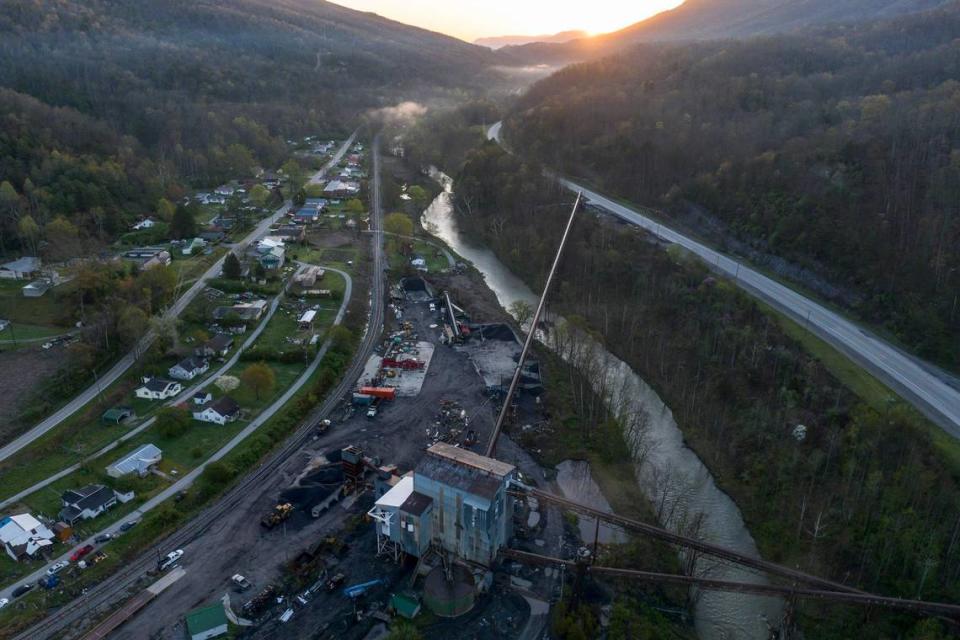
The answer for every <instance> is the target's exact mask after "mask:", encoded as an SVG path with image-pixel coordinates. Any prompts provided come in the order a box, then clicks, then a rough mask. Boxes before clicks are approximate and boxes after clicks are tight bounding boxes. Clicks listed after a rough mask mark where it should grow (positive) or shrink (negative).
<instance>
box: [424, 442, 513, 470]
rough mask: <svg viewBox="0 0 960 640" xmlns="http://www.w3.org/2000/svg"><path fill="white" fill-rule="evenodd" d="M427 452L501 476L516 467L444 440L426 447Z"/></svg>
mask: <svg viewBox="0 0 960 640" xmlns="http://www.w3.org/2000/svg"><path fill="white" fill-rule="evenodd" d="M427 453H429V454H432V455H435V456H439V457H441V458H447V459H449V460H453V461H455V462H457V463H458V464H462V465H466V466H468V467H473V468H475V469H479V470H481V471H486V472H488V473H492V474H493V475H496V476H500V477H501V478H503V477H506V476H508V475H510V474H511V473H513V472H514V471H515V470H516V467H515V466H513V465H512V464H507V463H506V462H501V461H499V460H497V459H495V458H488V457H486V456H482V455H480V454H479V453H474V452H473V451H469V450H467V449H461V448H460V447H455V446H453V445H451V444H447V443H446V442H438V443H437V444H435V445H433V446H432V447H430V448H429V449H427Z"/></svg>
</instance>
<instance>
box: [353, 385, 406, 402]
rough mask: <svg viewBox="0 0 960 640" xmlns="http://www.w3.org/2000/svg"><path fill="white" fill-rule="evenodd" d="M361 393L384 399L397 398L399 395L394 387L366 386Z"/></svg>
mask: <svg viewBox="0 0 960 640" xmlns="http://www.w3.org/2000/svg"><path fill="white" fill-rule="evenodd" d="M360 393H362V394H364V395H368V396H373V397H374V398H381V399H383V400H395V399H396V397H397V390H396V389H394V388H393V387H364V388H362V389H360Z"/></svg>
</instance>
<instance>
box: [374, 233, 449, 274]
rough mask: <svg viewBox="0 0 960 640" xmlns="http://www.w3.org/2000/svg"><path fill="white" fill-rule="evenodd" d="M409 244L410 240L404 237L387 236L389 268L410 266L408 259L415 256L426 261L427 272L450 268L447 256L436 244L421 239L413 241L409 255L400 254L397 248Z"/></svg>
mask: <svg viewBox="0 0 960 640" xmlns="http://www.w3.org/2000/svg"><path fill="white" fill-rule="evenodd" d="M409 244H410V240H407V239H406V238H392V237H390V236H387V244H386V248H387V251H388V256H387V257H388V259H389V261H390V268H391V269H396V270H403V269H406V268H408V267H409V266H410V261H411V260H413V259H414V257H417V256H419V257H421V258H423V259H424V260H426V261H427V270H428V272H429V273H438V272H441V271H445V270H447V269H448V268H450V263H449V262H447V258H446V256H445V255H444V254H443V252H442V251H441V250H440V249H439V248H437V247H436V246H434V245H431V244H429V243H427V242H424V241H423V240H414V241H413V252H412V253H410V254H409V255H404V254H401V253H400V252H399V249H400V248H401V247H404V246H406V245H409Z"/></svg>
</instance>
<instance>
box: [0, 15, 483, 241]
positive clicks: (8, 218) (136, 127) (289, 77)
mask: <svg viewBox="0 0 960 640" xmlns="http://www.w3.org/2000/svg"><path fill="white" fill-rule="evenodd" d="M491 55H492V53H491V52H489V51H488V50H486V49H483V48H480V47H474V46H472V45H468V44H466V43H463V42H460V41H458V40H455V39H453V38H448V37H446V36H441V35H439V34H435V33H431V32H428V31H424V30H421V29H416V28H413V27H408V26H405V25H401V24H398V23H395V22H391V21H389V20H385V19H383V18H379V17H377V16H374V15H372V14H365V13H359V12H356V11H351V10H349V9H345V8H343V7H339V6H337V5H333V4H330V3H327V2H321V1H314V0H281V1H279V2H277V1H272V0H218V1H216V2H213V1H209V0H207V1H205V0H200V1H194V0H191V1H186V0H156V1H151V2H139V1H134V0H71V1H66V0H11V1H9V2H3V3H0V89H3V92H2V93H0V101H2V109H0V182H6V183H8V185H9V186H8V187H5V188H4V190H3V193H0V235H4V236H5V237H7V238H16V237H18V234H17V233H16V224H17V221H18V219H19V218H21V217H22V216H23V215H25V214H26V213H29V214H30V215H31V216H32V217H33V218H35V219H36V222H37V223H38V224H39V225H41V226H42V225H43V224H44V223H45V222H46V221H48V220H50V219H52V218H53V217H54V216H56V215H64V216H67V217H68V218H70V219H72V220H74V221H75V222H77V223H78V224H81V225H84V229H83V230H84V231H85V232H86V233H90V234H100V233H108V232H109V231H110V226H109V225H110V224H112V223H109V221H111V220H114V221H121V220H125V219H129V218H130V217H132V216H134V215H142V214H145V213H150V212H151V211H153V208H154V207H155V204H156V202H157V199H158V198H159V197H161V196H167V197H168V198H174V197H178V196H179V195H181V193H182V190H183V187H185V186H189V185H205V186H209V185H211V184H214V183H217V182H219V181H222V180H225V179H228V178H236V177H242V173H243V172H244V171H248V170H249V168H250V167H251V165H253V164H259V165H262V166H265V167H272V168H275V167H276V166H279V163H280V162H282V160H283V159H284V158H285V157H286V155H287V153H288V149H287V146H286V144H285V142H284V140H285V138H286V137H288V136H292V135H297V134H300V135H302V134H304V133H307V132H309V133H319V132H330V131H337V130H340V131H345V130H347V128H348V127H352V126H354V125H355V124H356V119H357V115H358V114H361V113H363V112H364V111H365V110H366V109H367V108H370V107H379V106H383V105H386V104H392V103H393V102H395V101H397V100H400V99H403V98H407V97H411V96H413V97H417V98H419V99H423V97H424V96H430V95H432V94H433V93H435V92H437V91H446V90H449V89H452V88H460V87H469V86H470V85H471V83H473V82H476V83H479V82H482V81H483V77H484V75H483V74H484V73H485V71H484V69H485V65H486V64H487V61H488V59H489V58H490V56H491ZM11 189H12V190H13V191H15V192H16V194H15V196H16V197H14V196H13V195H11ZM37 194H39V195H37ZM94 218H97V219H101V220H106V221H108V223H107V225H106V226H103V225H100V223H96V224H94V223H92V222H90V220H92V219H94ZM98 225H99V226H98ZM8 249H9V247H8Z"/></svg>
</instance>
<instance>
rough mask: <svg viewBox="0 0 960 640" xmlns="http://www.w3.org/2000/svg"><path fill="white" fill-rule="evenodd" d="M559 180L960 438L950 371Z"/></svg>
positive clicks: (495, 131)
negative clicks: (708, 270) (689, 256)
mask: <svg viewBox="0 0 960 640" xmlns="http://www.w3.org/2000/svg"><path fill="white" fill-rule="evenodd" d="M500 134H501V123H499V122H498V123H497V124H495V125H493V126H492V127H490V129H489V131H488V132H487V137H488V138H490V139H491V140H495V141H497V142H501V139H500ZM501 144H502V142H501ZM504 148H506V147H504ZM557 180H558V181H559V182H560V183H561V184H563V185H564V186H566V187H567V188H568V189H570V190H572V191H581V192H583V195H584V196H585V197H586V198H587V199H588V200H589V201H590V204H592V205H594V206H597V207H599V208H601V209H604V210H605V211H607V212H609V213H611V214H613V215H615V216H617V217H618V218H621V219H623V220H625V221H627V222H630V223H632V224H635V225H637V226H639V227H643V228H644V229H646V230H647V231H649V232H650V233H652V234H654V235H655V236H657V237H658V238H661V239H663V240H666V241H668V242H672V243H673V244H677V245H680V246H681V247H683V248H685V249H687V250H688V251H690V252H691V253H694V254H696V255H698V256H699V257H700V258H701V259H702V260H703V261H704V262H706V263H707V264H708V265H710V266H711V267H712V268H714V269H716V270H718V271H720V272H722V273H724V274H726V275H728V276H730V277H731V278H732V279H733V280H734V281H735V282H736V283H737V285H738V286H740V287H741V288H742V289H743V290H744V291H746V292H748V293H750V294H751V295H753V296H754V297H756V298H759V299H760V300H763V301H764V302H766V303H767V304H769V305H771V306H772V307H774V308H776V309H777V310H778V311H781V312H782V313H785V314H786V315H787V316H789V317H791V318H793V319H794V320H796V321H797V322H799V323H801V324H802V325H804V326H806V327H807V328H808V329H809V330H811V331H812V332H813V333H815V334H816V335H817V336H819V337H820V338H822V339H823V340H825V341H826V342H828V343H829V344H831V345H832V346H833V347H835V348H837V349H839V350H840V351H841V352H843V353H844V354H846V355H847V357H849V358H850V359H851V360H853V361H854V362H856V363H857V364H859V365H860V366H862V367H864V368H865V369H867V370H868V371H870V372H871V373H872V374H873V375H875V376H877V377H878V378H880V379H881V380H883V381H884V382H885V383H886V384H887V385H889V386H890V387H891V388H892V389H894V390H895V391H896V392H897V393H899V394H900V395H901V396H902V397H903V398H904V399H905V400H907V401H908V402H910V403H911V404H913V405H914V406H915V407H917V408H918V409H919V410H920V411H922V412H923V413H924V414H925V415H927V416H928V417H929V418H930V419H931V420H933V421H934V422H936V423H937V424H938V425H940V426H941V427H942V428H943V430H944V431H946V432H947V433H948V434H950V435H951V436H953V437H954V438H960V391H958V390H957V389H956V388H954V387H953V386H951V385H950V384H948V383H947V382H946V380H948V379H949V376H948V375H947V374H946V373H945V372H943V371H940V370H938V369H937V367H935V366H934V365H932V364H929V363H927V362H924V361H922V360H920V359H918V358H916V357H914V356H911V355H909V354H906V353H904V352H902V351H900V350H899V349H897V348H896V347H894V346H892V345H891V344H889V343H888V342H886V341H884V340H883V339H881V338H879V337H878V336H876V335H874V334H873V333H871V332H869V331H867V330H865V329H863V328H861V327H859V326H857V325H856V324H855V323H854V322H852V321H850V320H848V319H847V318H844V317H843V316H840V315H839V314H837V313H834V312H833V311H830V310H829V309H827V308H826V307H824V306H823V305H820V304H818V303H816V302H814V301H813V300H811V299H809V298H807V297H805V296H803V295H801V294H799V293H797V292H796V291H794V290H793V289H790V288H789V287H786V286H784V285H782V284H780V283H779V282H777V281H775V280H772V279H771V278H768V277H767V276H765V275H763V274H761V273H760V272H758V271H756V270H754V269H752V268H750V267H749V266H748V265H747V264H745V263H743V262H739V261H737V260H734V259H732V258H729V257H727V256H725V255H723V254H721V253H719V252H717V251H715V250H713V249H711V248H710V247H708V246H706V245H704V244H702V243H700V242H697V241H696V240H694V239H692V238H690V237H688V236H685V235H683V234H682V233H680V232H678V231H676V230H675V229H671V228H670V227H668V226H666V225H664V224H662V223H660V222H657V221H656V220H653V219H651V218H648V217H647V216H644V215H643V214H641V213H639V212H638V211H635V210H634V209H631V208H629V207H627V206H624V205H622V204H620V203H618V202H615V201H613V200H611V199H609V198H606V197H604V196H603V195H601V194H600V193H597V192H596V191H594V190H592V189H588V188H586V187H584V186H582V185H579V184H577V183H576V182H573V181H572V180H568V179H566V178H563V177H557Z"/></svg>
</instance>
